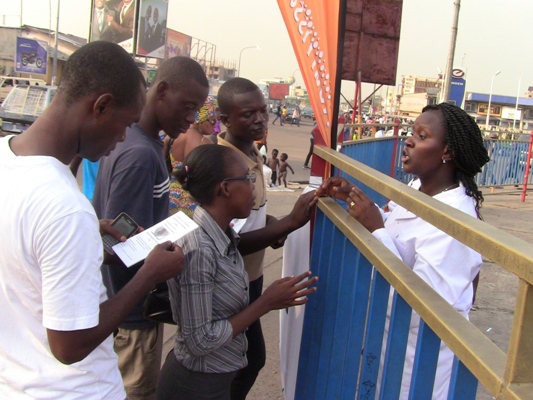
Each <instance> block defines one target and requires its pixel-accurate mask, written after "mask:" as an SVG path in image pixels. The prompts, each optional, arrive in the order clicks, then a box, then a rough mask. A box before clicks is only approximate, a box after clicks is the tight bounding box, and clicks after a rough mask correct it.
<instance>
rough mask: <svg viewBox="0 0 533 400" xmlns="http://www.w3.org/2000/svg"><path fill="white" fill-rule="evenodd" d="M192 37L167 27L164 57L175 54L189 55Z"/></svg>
mask: <svg viewBox="0 0 533 400" xmlns="http://www.w3.org/2000/svg"><path fill="white" fill-rule="evenodd" d="M191 43H192V37H191V36H187V35H185V34H184V33H181V32H178V31H175V30H173V29H167V46H166V54H165V59H168V58H171V57H175V56H184V57H190V56H191Z"/></svg>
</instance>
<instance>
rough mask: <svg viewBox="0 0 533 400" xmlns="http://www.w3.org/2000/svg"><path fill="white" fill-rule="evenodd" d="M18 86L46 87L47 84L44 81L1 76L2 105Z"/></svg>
mask: <svg viewBox="0 0 533 400" xmlns="http://www.w3.org/2000/svg"><path fill="white" fill-rule="evenodd" d="M16 85H35V86H46V82H45V81H43V80H42V79H34V78H20V77H15V76H0V103H2V102H3V101H4V99H5V98H6V96H7V95H8V94H9V92H10V91H11V89H13V88H14V87H15V86H16Z"/></svg>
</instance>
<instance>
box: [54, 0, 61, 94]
mask: <svg viewBox="0 0 533 400" xmlns="http://www.w3.org/2000/svg"><path fill="white" fill-rule="evenodd" d="M60 4H61V0H57V21H56V43H55V46H54V63H53V64H52V85H57V82H56V80H57V44H58V42H59V6H60Z"/></svg>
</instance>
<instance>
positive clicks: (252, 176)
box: [222, 174, 256, 183]
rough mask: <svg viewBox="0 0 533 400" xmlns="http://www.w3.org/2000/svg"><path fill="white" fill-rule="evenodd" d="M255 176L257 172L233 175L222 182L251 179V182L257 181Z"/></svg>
mask: <svg viewBox="0 0 533 400" xmlns="http://www.w3.org/2000/svg"><path fill="white" fill-rule="evenodd" d="M255 178H256V175H255V174H249V175H243V176H233V177H231V178H226V179H223V180H222V182H227V181H244V180H249V181H250V182H252V183H255Z"/></svg>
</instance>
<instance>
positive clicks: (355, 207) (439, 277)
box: [317, 103, 489, 399]
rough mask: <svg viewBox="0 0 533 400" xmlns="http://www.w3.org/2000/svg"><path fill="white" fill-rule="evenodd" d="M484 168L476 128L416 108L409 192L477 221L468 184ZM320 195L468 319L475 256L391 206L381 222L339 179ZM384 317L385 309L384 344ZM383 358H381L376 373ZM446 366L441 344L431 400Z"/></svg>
mask: <svg viewBox="0 0 533 400" xmlns="http://www.w3.org/2000/svg"><path fill="white" fill-rule="evenodd" d="M488 161H489V157H488V155H487V150H486V149H485V147H484V146H483V137H482V134H481V131H480V130H479V127H478V126H477V124H476V123H475V121H474V120H473V119H472V118H471V117H470V116H469V115H468V114H467V113H466V112H465V111H463V110H462V109H461V108H459V107H456V106H453V105H451V104H448V103H441V104H438V105H431V106H426V107H424V108H423V110H422V114H421V115H420V116H419V117H418V118H417V119H416V121H415V124H414V130H413V136H411V137H408V138H407V139H405V148H404V150H403V155H402V166H403V170H404V172H405V173H408V174H413V175H415V176H416V177H417V179H415V180H413V181H411V182H410V183H409V186H411V187H412V188H414V189H416V190H419V191H420V192H422V193H425V194H426V195H428V196H431V197H433V198H435V199H437V200H440V201H442V202H443V203H445V204H448V205H449V206H452V207H454V208H457V209H458V210H461V211H463V212H464V213H466V214H468V215H470V216H472V217H475V218H480V219H481V215H480V212H479V210H480V207H481V204H482V202H483V195H482V193H481V191H480V190H479V189H478V187H477V185H476V182H475V180H474V177H475V176H476V174H477V173H479V172H481V168H482V167H483V165H484V164H485V163H487V162H488ZM326 194H328V195H332V196H334V197H336V198H339V199H341V200H344V201H347V202H348V204H349V206H348V212H349V213H350V215H351V216H352V217H354V218H355V219H357V220H358V221H359V222H360V223H361V224H362V225H363V226H364V227H365V228H366V229H368V230H369V231H370V232H371V233H372V234H373V235H374V236H375V237H376V238H377V239H379V240H380V241H381V242H382V243H383V244H384V245H385V246H387V247H388V248H389V250H390V251H392V252H393V253H394V254H395V255H396V256H398V258H400V259H401V260H403V261H404V262H405V263H406V264H407V265H408V266H410V267H411V268H412V269H413V271H414V272H415V273H416V274H417V275H419V276H420V277H421V278H422V279H423V280H424V281H425V282H426V283H427V284H428V285H429V286H430V287H431V288H432V289H433V290H435V291H436V292H437V293H439V294H440V295H441V296H442V297H443V298H444V299H445V300H446V301H447V302H448V303H450V304H451V305H452V306H453V307H454V308H455V309H456V310H457V311H458V312H459V313H461V315H463V316H464V317H465V318H467V319H468V314H469V311H470V309H471V307H472V303H473V298H474V291H475V287H474V284H473V281H474V280H475V278H476V277H477V275H478V274H479V271H480V268H481V265H482V259H481V256H480V254H479V253H477V252H476V251H474V250H472V249H470V248H469V247H467V246H466V245H464V244H462V243H461V242H459V241H458V240H456V239H454V238H453V237H451V236H449V235H448V234H446V233H444V232H443V231H441V230H440V229H438V228H436V227H434V226H433V225H431V224H429V223H428V222H425V221H424V220H423V219H422V218H420V217H418V216H416V215H414V214H413V213H412V212H410V211H408V210H406V209H405V208H403V207H402V206H400V205H398V204H396V203H394V202H392V201H391V202H389V206H388V208H389V210H391V212H390V213H387V214H385V215H381V214H380V209H379V208H378V207H376V205H375V204H374V203H373V201H371V200H370V199H369V198H368V197H367V196H366V195H365V194H364V193H363V192H362V191H361V190H359V189H358V188H357V187H354V186H353V184H351V183H350V182H348V181H347V180H345V179H344V178H329V179H328V180H327V181H326V182H325V183H324V185H323V186H322V187H321V188H320V189H319V190H318V191H317V195H326ZM390 312H391V310H390V308H389V310H388V312H387V325H386V327H385V331H386V334H385V336H384V341H385V340H387V333H388V320H389V319H390ZM419 321H420V318H419V316H418V315H417V314H415V313H413V318H412V319H411V326H410V333H409V339H408V345H407V352H406V356H405V362H404V367H403V371H404V372H403V379H402V384H401V394H400V398H401V399H407V397H408V395H409V387H410V383H411V374H412V368H413V362H414V354H415V347H416V342H417V337H418V327H419ZM383 357H384V355H383V354H382V362H381V363H380V365H381V367H382V366H383ZM453 358H454V355H453V353H452V351H451V350H450V349H449V348H448V347H447V346H446V345H445V344H444V343H441V346H440V354H439V361H438V366H437V371H436V375H435V383H434V387H433V398H434V399H446V398H447V393H448V387H449V383H450V376H451V370H452V364H453ZM378 386H379V385H378Z"/></svg>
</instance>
